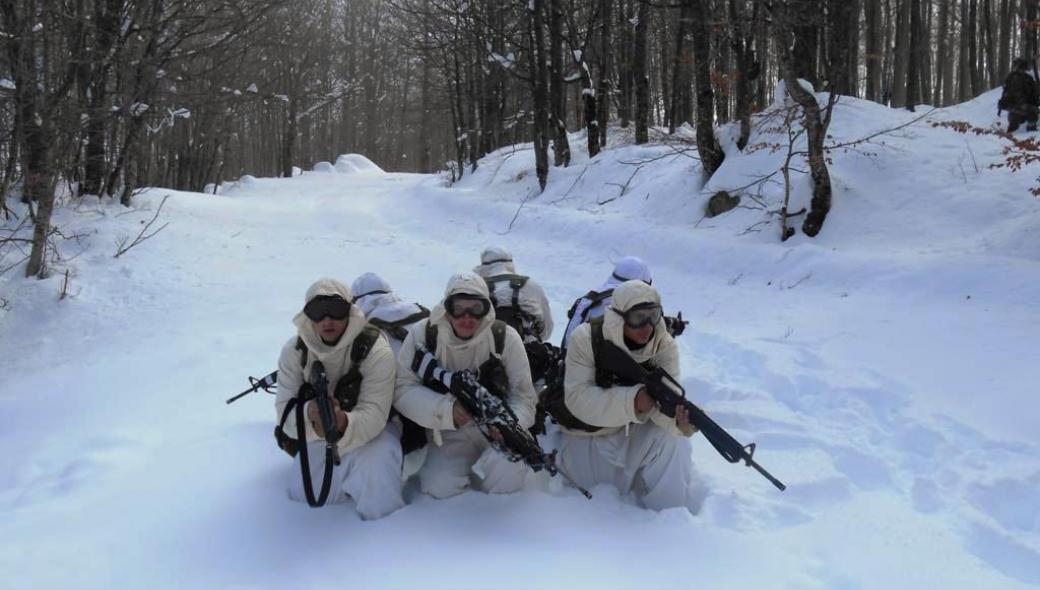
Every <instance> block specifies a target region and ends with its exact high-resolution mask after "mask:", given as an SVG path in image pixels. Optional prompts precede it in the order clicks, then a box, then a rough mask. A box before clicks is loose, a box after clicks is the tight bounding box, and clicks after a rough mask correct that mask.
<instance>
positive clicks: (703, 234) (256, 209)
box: [0, 93, 1040, 590]
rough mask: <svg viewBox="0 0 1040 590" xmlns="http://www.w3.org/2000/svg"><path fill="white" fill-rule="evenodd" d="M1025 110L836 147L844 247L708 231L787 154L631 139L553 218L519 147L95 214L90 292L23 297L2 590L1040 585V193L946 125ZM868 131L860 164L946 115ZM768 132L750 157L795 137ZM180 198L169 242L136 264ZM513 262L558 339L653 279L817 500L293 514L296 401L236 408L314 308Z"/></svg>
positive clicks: (436, 293)
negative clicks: (711, 166) (440, 164)
mask: <svg viewBox="0 0 1040 590" xmlns="http://www.w3.org/2000/svg"><path fill="white" fill-rule="evenodd" d="M995 102H996V97H995V96H994V95H993V94H992V93H990V94H987V95H983V96H982V97H979V98H978V99H976V100H975V101H972V102H970V103H967V104H964V105H959V106H957V107H953V108H950V109H945V110H943V111H935V112H934V113H932V114H930V115H929V117H928V118H927V119H924V120H921V121H918V122H916V123H914V124H912V125H910V126H908V127H905V128H903V129H901V130H899V131H896V132H893V133H891V134H887V135H885V136H880V137H877V138H876V139H875V140H874V142H875V143H873V144H867V145H861V146H858V148H857V149H856V150H851V151H848V152H835V153H834V154H833V159H834V162H833V166H832V168H831V172H832V176H833V179H834V182H835V187H836V190H835V196H834V207H833V209H832V212H831V215H830V217H829V218H828V220H827V222H826V224H825V226H824V229H823V232H822V233H821V234H820V236H818V237H817V238H807V237H805V236H803V235H801V234H800V233H799V234H798V235H796V236H795V237H794V238H792V239H790V240H788V241H787V242H783V243H781V242H780V241H779V238H778V236H779V228H778V225H777V221H776V218H775V216H772V215H770V214H769V213H768V211H770V210H775V209H777V208H778V207H779V204H780V201H781V199H782V187H781V186H779V185H776V184H772V183H768V182H767V183H764V184H762V185H760V186H759V187H756V188H755V189H752V191H753V192H752V194H753V195H754V196H755V199H757V201H756V200H755V199H750V198H745V200H744V203H743V204H744V205H746V206H747V208H738V209H736V210H734V211H732V212H729V213H726V214H724V215H722V216H719V217H715V218H712V219H704V218H703V211H704V206H705V202H706V201H707V199H708V197H710V196H711V194H713V193H714V192H715V191H717V190H720V189H731V190H732V189H735V188H737V187H741V186H745V185H748V184H749V183H751V182H753V181H754V180H756V179H757V178H759V177H761V176H764V175H767V174H770V173H772V172H774V171H775V170H776V169H777V166H778V162H779V161H780V160H781V159H782V157H783V154H782V153H780V152H771V151H770V150H769V149H768V148H763V149H760V150H758V151H755V152H754V153H751V154H747V155H741V154H739V153H738V152H737V151H736V150H735V147H733V146H732V145H729V144H731V143H732V141H729V142H728V144H727V145H726V146H725V147H726V150H727V154H728V156H727V160H726V162H725V164H724V166H723V169H721V170H720V171H719V172H718V173H717V174H716V175H715V176H714V177H713V178H712V180H711V182H710V184H709V185H708V186H701V183H702V181H701V178H700V175H699V173H698V168H697V166H698V163H697V161H696V160H695V159H694V158H692V157H691V156H694V155H695V153H694V152H690V151H688V149H687V148H688V147H689V146H682V145H674V144H673V145H664V144H658V145H650V146H634V145H631V143H630V141H629V140H627V139H626V138H625V137H624V132H623V131H621V130H614V129H612V130H611V131H612V135H611V138H612V139H611V146H610V147H611V149H609V150H608V151H606V152H604V153H602V154H600V155H599V156H598V157H597V158H596V159H595V160H592V161H590V160H589V159H588V158H587V156H586V154H585V153H584V149H583V147H582V146H581V142H582V140H583V138H582V136H581V135H580V134H575V135H573V136H572V148H573V149H574V150H575V156H574V161H573V162H572V164H571V166H570V167H569V168H567V169H556V168H554V169H552V171H551V173H550V184H549V186H548V188H547V190H546V191H545V192H544V193H542V194H538V193H537V192H536V191H535V190H534V189H535V187H537V181H536V179H535V177H534V172H533V153H532V152H531V150H530V147H529V146H515V147H512V148H507V149H503V150H499V151H498V152H496V153H494V154H492V155H490V156H488V157H487V158H485V159H484V160H483V161H482V162H481V166H480V167H479V168H478V170H477V171H476V172H475V173H473V174H469V171H468V170H467V175H466V176H465V177H464V178H463V180H462V181H461V182H460V183H458V184H457V185H456V186H453V187H449V186H447V185H446V182H445V181H444V178H443V177H442V176H435V175H409V174H387V173H383V172H382V171H380V170H378V169H377V168H371V167H368V166H366V165H363V164H364V160H362V159H358V158H346V159H341V160H339V161H338V162H337V164H336V165H332V164H325V165H321V166H315V168H316V169H317V170H320V171H315V172H308V173H304V174H302V175H301V176H298V177H295V178H291V179H254V178H248V179H243V180H242V181H240V182H239V183H237V184H235V185H234V186H231V185H225V186H224V187H222V192H221V194H219V195H206V194H195V193H183V192H175V191H168V190H164V189H158V188H157V189H152V190H150V191H148V192H147V193H146V194H144V195H142V196H140V197H138V198H137V201H136V207H137V210H135V211H133V212H131V213H126V212H125V210H124V209H122V208H121V207H119V206H118V205H114V204H111V203H108V202H104V203H99V202H97V201H91V202H84V203H82V204H80V205H79V206H78V207H75V208H65V209H63V210H61V211H59V212H58V214H57V222H58V223H59V224H60V225H61V226H62V228H63V231H65V232H66V233H68V234H72V233H83V234H85V236H84V237H82V238H81V239H80V240H79V241H78V243H73V242H69V243H66V245H65V247H66V249H67V251H66V252H65V255H66V257H68V258H70V260H69V262H68V266H69V268H70V276H71V279H70V281H71V285H70V292H71V293H72V296H71V297H70V298H68V299H66V300H65V301H61V302H59V301H57V296H58V293H59V292H60V291H61V289H62V280H63V278H62V277H59V276H55V277H53V278H52V279H49V280H46V281H42V282H40V281H35V280H25V279H21V278H20V277H18V276H17V275H16V274H15V273H8V274H6V275H4V276H2V277H0V294H2V296H3V297H4V298H5V299H8V300H9V301H10V302H11V304H10V307H11V309H10V310H9V311H6V312H0V370H2V373H3V375H4V379H3V381H2V382H0V445H2V447H3V449H4V453H3V454H2V456H0V514H2V515H3V517H2V519H0V570H2V571H3V572H5V574H4V576H2V578H0V587H3V588H34V589H35V588H58V587H64V588H99V589H100V588H104V589H110V588H112V587H113V586H114V585H119V586H120V587H127V588H139V587H148V588H213V587H215V588H268V587H270V588H273V587H315V588H328V587H340V586H344V585H349V586H350V587H356V588H400V587H404V586H406V585H416V584H419V585H422V586H423V587H426V588H459V587H462V588H486V587H497V588H542V587H559V588H580V587H597V588H631V587H636V586H638V587H644V588H662V587H676V586H679V585H682V586H683V587H686V586H689V587H693V586H697V587H702V588H734V589H740V588H785V589H792V590H793V589H808V588H819V589H873V588H878V589H882V588H883V589H886V590H890V589H893V588H914V589H931V588H936V589H953V588H957V589H960V588H965V589H980V590H982V589H987V590H988V589H997V588H1000V589H1021V588H1036V587H1040V499H1038V494H1037V489H1040V441H1038V440H1037V436H1036V433H1037V432H1038V431H1040V402H1038V401H1037V397H1036V383H1038V382H1040V352H1038V351H1040V348H1038V347H1037V346H1036V338H1037V334H1038V332H1040V306H1038V303H1037V302H1038V301H1040V230H1038V228H1040V200H1037V199H1036V198H1034V197H1032V196H1031V195H1030V194H1029V192H1028V188H1029V187H1031V186H1033V185H1034V184H1035V183H1036V179H1035V177H1036V172H1034V171H1030V170H1025V171H1022V172H1018V173H1011V172H1009V171H1007V170H991V169H988V168H987V166H988V164H989V163H991V162H993V161H995V159H996V158H997V157H998V155H999V152H1000V142H999V140H997V139H995V138H990V137H976V136H965V135H960V134H957V133H954V132H952V131H948V130H945V129H936V128H933V127H931V126H930V125H929V121H931V120H968V121H970V122H972V123H974V124H976V125H979V126H990V125H992V124H995V123H997V118H996V114H995V107H994V105H995ZM838 109H839V110H838V112H837V114H836V115H835V120H834V123H833V126H832V129H831V134H832V135H833V141H837V142H846V141H854V140H857V139H860V138H863V137H866V136H869V135H871V134H873V133H875V132H877V131H882V130H885V129H891V128H894V127H898V126H900V125H902V124H904V123H907V122H909V121H911V120H913V119H914V118H915V117H917V116H918V115H920V114H922V113H923V110H922V109H923V107H922V109H919V111H918V114H917V115H914V114H910V113H906V112H902V111H893V110H890V109H887V108H884V107H881V106H878V105H876V104H872V103H867V102H863V101H857V100H854V99H848V100H844V101H843V102H842V103H840V105H839V107H838ZM764 127H765V124H763V125H762V128H760V129H759V130H758V131H756V132H755V133H753V136H752V139H751V142H752V144H755V143H770V142H774V141H777V140H782V139H783V137H784V136H783V135H782V134H781V133H779V132H770V131H768V130H766V129H764ZM731 132H732V130H731V129H724V130H723V131H722V132H721V133H722V134H723V135H728V134H730V133H731ZM881 142H884V143H883V145H882V144H881ZM866 152H869V153H866ZM640 166H641V167H640ZM796 179H797V180H796V182H797V186H796V189H797V191H796V194H795V199H794V202H793V208H795V209H797V208H799V207H801V206H802V205H804V204H805V203H806V201H807V195H808V190H809V189H808V180H807V179H806V178H805V177H796ZM759 189H760V190H759ZM167 194H169V195H170V198H169V200H168V201H167V203H166V204H165V206H164V208H163V211H162V214H161V217H160V219H162V220H163V221H168V222H169V226H168V227H167V228H166V229H165V230H163V231H162V232H161V233H159V234H158V235H157V236H156V237H154V238H152V239H151V240H149V241H147V242H145V243H143V244H141V245H139V246H137V247H136V248H134V249H132V250H130V251H129V252H128V253H127V254H126V255H124V256H122V257H120V258H118V259H114V258H113V257H112V255H113V254H114V252H115V244H114V242H115V241H116V240H118V239H119V237H120V236H123V235H129V236H131V237H132V236H134V235H136V234H137V232H138V231H140V227H141V224H142V223H144V222H147V220H149V219H151V217H152V215H153V214H154V212H155V210H156V208H157V207H158V206H159V203H160V202H161V200H162V199H163V197H164V196H165V195H167ZM800 221H801V220H800V218H799V219H797V220H796V223H799V224H800ZM487 245H502V246H505V247H508V248H510V249H511V250H512V251H513V254H514V256H515V259H516V261H517V267H518V271H520V272H522V273H525V274H530V275H531V276H533V277H535V278H537V279H538V281H539V282H541V283H542V285H544V286H545V288H546V292H547V294H548V296H549V298H550V300H551V303H552V305H553V312H554V316H555V318H556V320H557V325H558V328H557V333H556V334H555V337H556V338H557V339H558V338H559V336H560V335H561V334H562V330H563V327H562V326H561V325H560V324H562V323H564V322H563V319H564V314H565V311H566V309H567V308H568V307H569V306H570V303H571V302H572V301H573V300H574V298H576V297H578V296H580V295H582V294H583V293H585V292H586V291H587V290H588V289H589V288H591V287H594V286H596V285H597V284H598V283H599V282H600V281H601V280H602V279H603V278H605V277H606V276H607V275H608V274H609V271H610V268H611V264H612V262H613V261H614V260H616V259H617V258H619V257H621V256H624V255H628V254H631V255H638V256H641V257H643V258H644V259H646V260H647V261H649V262H650V264H651V266H652V268H653V270H654V275H655V281H654V284H655V286H657V287H658V288H659V289H660V291H661V293H662V297H663V300H664V303H665V307H666V309H667V310H668V311H669V312H674V311H677V310H680V309H681V310H682V311H683V315H684V316H685V317H688V318H689V319H691V320H692V325H691V329H689V330H688V331H687V332H686V334H684V335H683V336H682V337H681V339H680V349H681V351H682V379H681V381H682V382H683V385H684V386H685V387H686V389H687V391H688V392H690V394H691V395H692V396H693V398H694V399H695V401H697V402H699V403H700V404H701V405H702V406H703V407H704V408H705V409H706V410H707V411H708V413H709V414H711V415H712V416H713V417H714V418H715V419H716V420H717V421H718V422H719V423H721V424H722V425H723V426H725V427H726V428H727V429H729V430H730V431H731V432H732V433H733V434H734V435H735V436H736V437H737V438H738V439H740V440H742V441H745V442H750V441H755V442H757V443H758V445H759V446H758V451H757V453H756V458H757V459H758V460H759V462H760V463H761V464H762V465H764V466H765V467H766V468H767V469H769V470H770V471H771V472H772V473H773V474H774V475H776V476H777V477H778V478H779V479H781V480H783V481H784V482H785V483H786V484H787V486H788V489H787V491H786V492H779V491H777V490H776V489H775V488H773V487H772V486H771V485H770V484H769V483H768V482H767V481H766V480H765V479H763V478H761V477H759V476H758V475H757V474H756V473H754V472H753V471H752V470H750V469H747V468H744V467H742V466H734V465H730V464H728V463H726V462H725V461H724V460H723V459H722V458H721V457H719V456H718V455H717V454H716V453H715V451H714V450H713V449H712V448H711V447H710V445H708V444H707V442H706V441H705V440H704V439H703V438H702V437H695V439H694V455H693V461H694V462H695V464H696V465H697V469H698V472H699V476H700V482H701V484H702V485H703V486H704V487H705V489H706V492H707V496H706V498H705V500H704V503H703V505H702V506H701V507H700V510H699V511H698V512H697V514H690V513H689V512H687V511H685V510H683V509H673V510H668V511H664V512H661V513H654V512H649V511H646V510H642V509H640V508H638V507H637V506H635V505H634V503H633V501H632V499H630V498H623V497H618V494H617V493H616V492H614V491H612V490H611V489H609V488H606V487H599V488H596V489H594V490H592V491H593V494H594V498H593V499H592V500H586V499H584V498H583V497H582V496H581V495H580V494H578V493H577V492H576V491H574V490H572V489H569V488H566V487H561V486H560V484H559V483H558V482H556V481H548V480H547V479H546V478H545V476H544V475H543V476H539V477H536V478H533V479H532V481H531V482H530V483H529V485H528V486H527V489H525V490H524V491H523V492H521V493H518V494H515V495H510V496H495V497H489V496H486V495H484V494H480V493H473V492H470V493H466V494H463V495H461V496H459V497H456V498H453V499H450V500H446V501H437V500H433V499H431V498H428V497H424V496H423V495H421V494H419V493H418V492H417V490H416V489H415V486H414V485H410V486H409V487H408V488H407V490H406V498H408V500H409V505H408V506H407V507H405V508H404V509H402V510H400V511H398V512H396V513H394V514H392V515H390V516H389V517H387V518H384V519H381V520H378V521H373V522H362V521H361V520H360V519H359V518H358V517H357V516H356V515H355V513H354V512H353V510H352V508H351V507H350V506H334V507H327V508H323V509H321V510H312V509H309V508H307V507H306V506H305V505H301V504H296V503H292V502H290V501H289V500H288V499H287V497H286V494H285V485H286V482H287V479H288V478H289V477H295V476H297V474H296V473H295V472H293V471H292V470H291V463H290V461H289V460H288V459H287V458H286V457H285V456H284V455H283V454H282V452H281V451H280V450H278V449H277V448H276V447H275V445H274V441H273V440H272V437H271V429H272V426H273V421H274V418H275V416H274V410H273V398H272V397H271V396H267V395H266V394H263V393H257V394H253V395H251V396H249V397H247V398H246V399H243V400H242V401H240V402H237V403H236V404H234V405H232V406H226V405H225V404H224V399H225V398H227V397H229V396H231V395H232V394H234V393H237V392H238V391H240V390H241V389H243V388H244V387H246V385H247V383H246V379H245V377H246V376H247V375H256V376H259V375H261V374H264V373H266V372H267V371H270V370H272V369H273V368H274V366H275V361H276V359H277V355H278V352H279V350H280V347H281V345H282V344H283V343H284V342H285V341H286V340H287V339H288V338H289V337H290V336H291V335H292V334H293V330H292V328H293V326H292V324H291V322H290V319H291V317H292V315H293V314H294V313H295V312H296V311H298V310H299V308H300V306H301V305H302V303H303V295H304V291H305V289H306V288H307V286H308V285H309V284H310V283H311V282H312V281H313V280H315V279H317V278H319V277H322V276H332V277H336V278H340V279H342V280H345V281H350V280H352V279H353V278H354V277H356V276H357V275H359V274H361V273H363V272H366V271H376V272H379V273H380V274H382V275H383V276H384V277H386V278H387V279H388V280H389V281H390V282H391V284H392V285H393V286H394V288H395V290H396V291H397V292H398V293H399V294H400V295H401V296H402V297H404V298H406V299H410V300H415V301H419V302H421V303H423V304H425V305H427V306H430V305H432V304H434V303H436V301H437V300H438V299H439V297H440V294H441V292H442V290H443V287H444V284H445V282H446V280H447V278H448V276H449V275H451V274H452V273H453V272H455V271H457V270H460V269H469V268H472V267H473V266H475V265H476V264H477V262H478V255H479V252H480V250H481V249H482V248H483V247H484V246H487Z"/></svg>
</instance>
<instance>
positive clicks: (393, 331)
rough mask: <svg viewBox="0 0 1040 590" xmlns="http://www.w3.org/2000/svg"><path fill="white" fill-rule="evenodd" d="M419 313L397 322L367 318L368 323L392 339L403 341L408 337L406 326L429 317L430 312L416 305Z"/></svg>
mask: <svg viewBox="0 0 1040 590" xmlns="http://www.w3.org/2000/svg"><path fill="white" fill-rule="evenodd" d="M416 305H417V306H418V307H419V311H417V312H415V313H413V314H412V315H410V316H407V317H403V318H401V319H399V320H395V321H392V322H388V321H386V320H383V319H379V318H373V317H370V318H368V323H370V324H372V325H373V326H375V327H377V328H379V329H380V330H382V331H384V332H386V333H387V334H389V335H390V336H391V337H392V338H394V339H396V340H400V341H404V339H405V338H407V337H408V326H410V325H412V324H414V323H415V322H418V321H420V320H424V319H426V318H428V317H430V310H428V309H426V308H425V307H423V306H421V305H419V304H418V303H416Z"/></svg>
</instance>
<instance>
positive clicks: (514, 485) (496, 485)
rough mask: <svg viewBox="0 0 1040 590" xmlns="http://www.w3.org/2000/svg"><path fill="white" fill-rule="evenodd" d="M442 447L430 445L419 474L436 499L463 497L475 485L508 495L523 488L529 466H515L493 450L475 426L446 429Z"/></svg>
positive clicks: (425, 490)
mask: <svg viewBox="0 0 1040 590" xmlns="http://www.w3.org/2000/svg"><path fill="white" fill-rule="evenodd" d="M441 439H442V443H443V444H441V445H440V446H437V445H436V444H433V443H432V442H431V443H430V444H428V445H427V446H426V463H424V464H423V466H422V469H421V470H420V471H419V482H420V484H421V485H422V490H423V491H424V492H426V493H427V494H429V495H431V496H433V497H434V498H440V499H443V498H450V497H451V496H454V495H456V494H461V493H462V492H463V491H465V490H466V488H468V487H470V485H471V483H472V484H475V485H476V486H477V487H478V488H479V489H481V490H484V491H485V492H488V493H490V494H508V493H511V492H515V491H517V490H519V489H520V488H522V487H523V485H524V478H525V477H526V475H527V470H528V467H527V465H526V464H525V463H523V462H522V461H518V462H516V463H513V462H511V461H509V459H507V458H506V457H505V455H503V454H502V453H500V452H499V451H496V450H495V449H493V448H491V444H490V443H488V441H487V439H485V438H484V435H482V434H481V433H480V430H479V429H478V428H477V426H476V425H475V424H470V425H467V426H464V427H463V428H461V429H459V430H442V431H441Z"/></svg>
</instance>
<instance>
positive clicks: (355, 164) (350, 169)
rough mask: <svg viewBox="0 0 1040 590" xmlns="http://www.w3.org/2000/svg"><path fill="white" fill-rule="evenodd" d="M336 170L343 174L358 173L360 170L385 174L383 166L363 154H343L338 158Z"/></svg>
mask: <svg viewBox="0 0 1040 590" xmlns="http://www.w3.org/2000/svg"><path fill="white" fill-rule="evenodd" d="M336 170H337V171H339V172H340V173H342V174H356V173H358V172H375V173H378V174H385V172H384V171H383V169H382V168H380V167H379V166H376V164H375V162H373V161H372V160H369V159H368V158H366V157H365V156H362V155H361V154H341V155H340V156H339V157H338V158H336Z"/></svg>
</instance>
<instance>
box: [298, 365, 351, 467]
mask: <svg viewBox="0 0 1040 590" xmlns="http://www.w3.org/2000/svg"><path fill="white" fill-rule="evenodd" d="M310 385H311V388H313V391H314V403H315V404H317V406H318V415H319V416H321V429H322V430H324V431H325V449H326V450H327V451H331V452H332V455H331V456H332V460H333V462H335V464H336V465H339V453H337V452H336V443H337V442H339V438H340V434H339V428H337V427H336V413H335V412H334V411H333V409H332V404H334V403H336V402H335V400H333V399H332V398H330V397H329V380H328V378H327V377H326V376H325V365H323V364H322V363H321V361H314V365H312V366H311V380H310ZM300 406H301V407H302V406H303V404H302V403H301V404H300ZM302 427H303V425H302V424H297V425H296V428H297V429H301V428H302Z"/></svg>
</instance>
